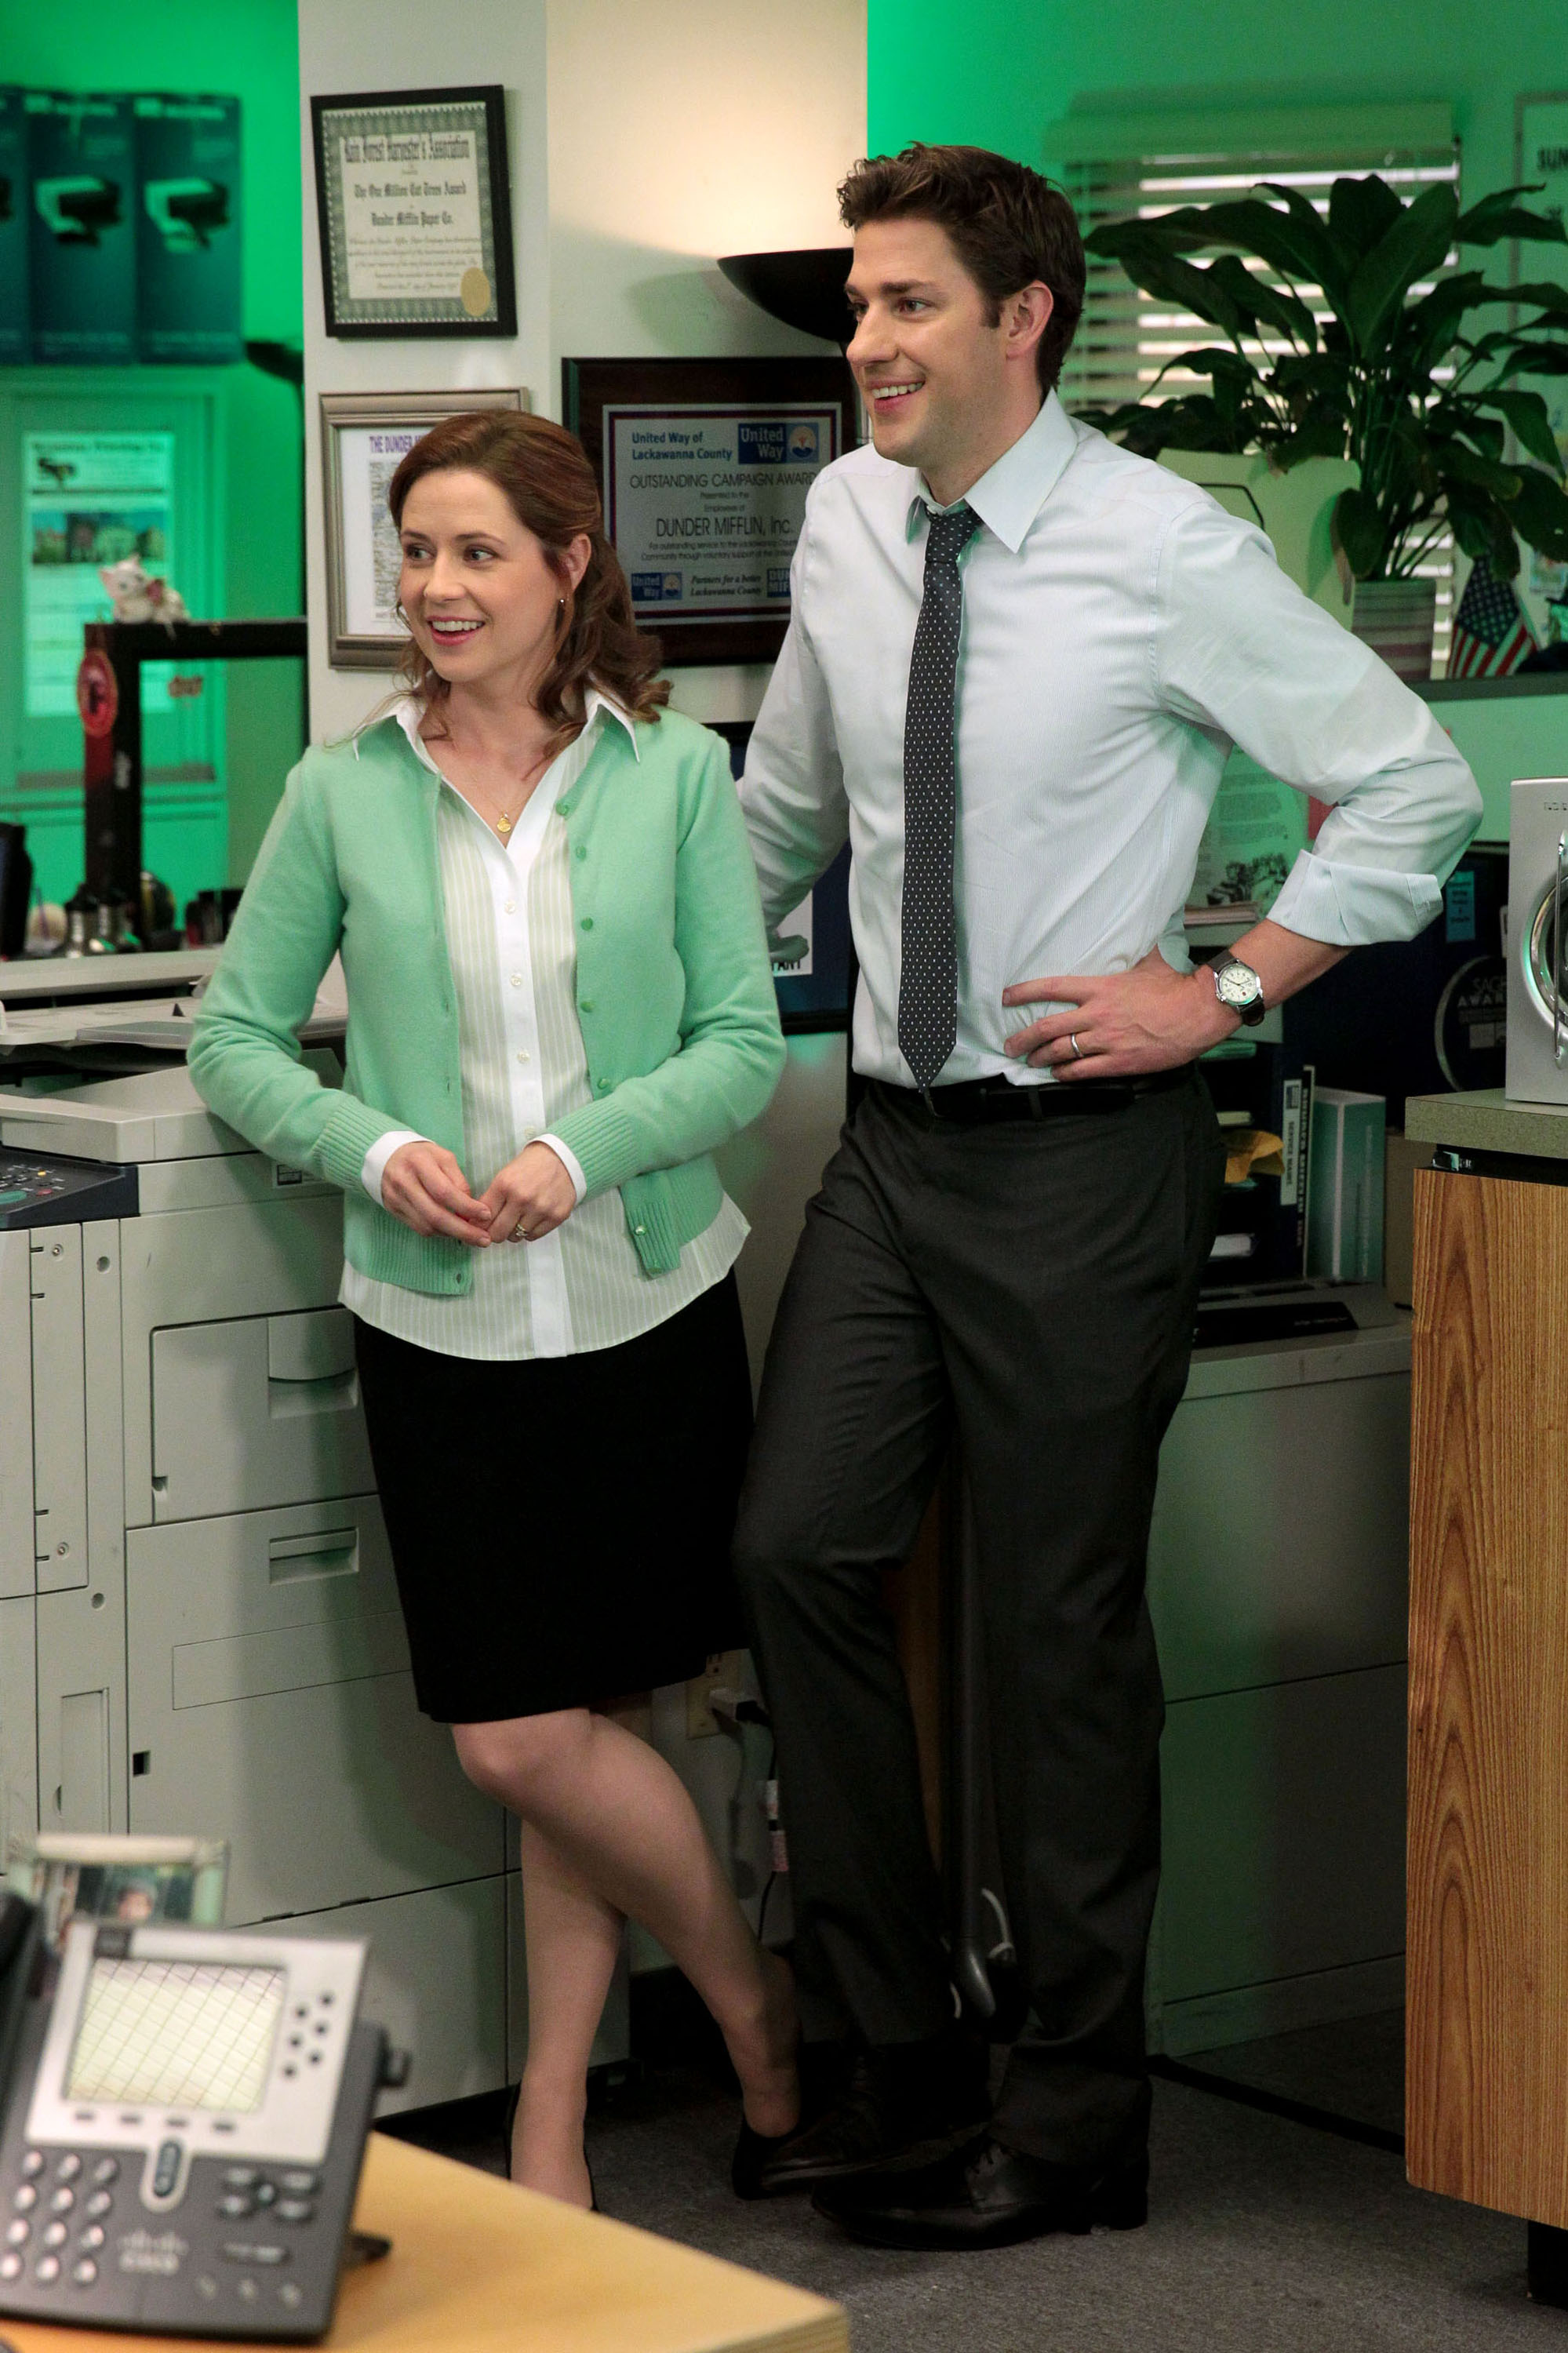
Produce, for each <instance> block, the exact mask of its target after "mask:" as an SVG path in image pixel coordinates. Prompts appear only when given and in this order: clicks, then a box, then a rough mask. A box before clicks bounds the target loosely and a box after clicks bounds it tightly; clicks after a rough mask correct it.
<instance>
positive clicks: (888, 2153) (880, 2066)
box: [736, 2038, 991, 2198]
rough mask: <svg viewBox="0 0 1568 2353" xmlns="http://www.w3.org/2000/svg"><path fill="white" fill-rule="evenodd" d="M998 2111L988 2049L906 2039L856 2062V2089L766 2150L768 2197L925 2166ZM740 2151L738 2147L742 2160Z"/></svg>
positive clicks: (762, 2164)
mask: <svg viewBox="0 0 1568 2353" xmlns="http://www.w3.org/2000/svg"><path fill="white" fill-rule="evenodd" d="M990 2114H991V2101H990V2098H989V2096H988V2094H987V2091H986V2085H985V2052H984V2049H983V2046H980V2045H978V2044H977V2045H975V2046H974V2047H973V2049H972V2050H971V2049H970V2048H969V2046H968V2044H967V2043H966V2044H960V2043H959V2042H958V2039H957V2038H954V2041H953V2042H952V2044H951V2045H949V2044H948V2041H947V2040H946V2038H944V2040H943V2041H942V2042H939V2043H938V2044H936V2045H934V2046H927V2045H920V2044H905V2045H901V2046H898V2047H897V2049H896V2051H895V2052H891V2053H890V2052H880V2051H869V2052H863V2053H862V2054H861V2056H860V2057H859V2058H858V2059H857V2060H856V2061H855V2063H854V2067H853V2071H852V2073H851V2076H850V2081H849V2086H848V2089H847V2090H846V2091H845V2092H844V2093H843V2094H842V2096H841V2097H840V2098H839V2099H838V2100H837V2101H836V2102H835V2103H834V2104H833V2105H832V2107H830V2108H829V2109H828V2110H827V2111H826V2113H825V2114H824V2115H822V2116H819V2117H817V2118H816V2119H815V2121H814V2122H812V2123H810V2124H809V2125H807V2126H803V2127H802V2129H801V2130H800V2132H798V2133H795V2134H793V2135H792V2136H791V2137H789V2139H787V2140H784V2141H779V2142H775V2143H772V2144H765V2145H764V2148H765V2149H768V2148H770V2149H771V2154H766V2153H763V2152H760V2151H759V2162H758V2168H757V2175H756V2179H757V2182H758V2188H757V2189H756V2190H755V2191H754V2192H753V2193H752V2194H753V2195H755V2196H758V2197H761V2198H779V2197H783V2196H785V2195H787V2194H788V2193H789V2191H790V2190H792V2189H816V2188H817V2187H818V2186H819V2185H820V2184H821V2183H824V2182H832V2181H847V2180H851V2179H854V2178H855V2177H856V2176H857V2175H860V2174H867V2173H880V2172H882V2171H885V2169H887V2168H891V2167H895V2166H896V2167H900V2168H902V2167H905V2166H920V2165H924V2164H927V2163H928V2162H929V2161H930V2160H931V2159H933V2158H939V2157H942V2156H945V2155H947V2154H948V2152H949V2151H950V2150H951V2149H952V2148H953V2147H954V2145H955V2143H958V2142H961V2141H967V2140H971V2139H972V2138H973V2137H974V2135H975V2131H976V2128H977V2126H981V2125H983V2124H984V2123H985V2121H986V2119H987V2117H988V2116H990ZM738 2154H739V2152H738V2151H737V2152H736V2155H737V2157H738Z"/></svg>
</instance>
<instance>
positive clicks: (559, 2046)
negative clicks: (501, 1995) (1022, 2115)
mask: <svg viewBox="0 0 1568 2353" xmlns="http://www.w3.org/2000/svg"><path fill="white" fill-rule="evenodd" d="M522 1845H523V1932H524V1944H525V1947H526V1950H527V1956H528V2059H527V2063H526V2065H525V2066H524V2070H523V2086H522V2091H521V2093H520V2094H519V2097H518V2102H517V2120H516V2123H515V2124H514V2126H513V2132H512V2151H511V2159H512V2179H513V2180H514V2181H521V2182H524V2183H525V2184H526V2185H527V2187H528V2188H529V2189H542V2190H544V2192H545V2193H546V2197H550V2198H561V2199H565V2200H566V2201H567V2204H568V2205H572V2206H588V2205H589V2204H590V2203H591V2202H592V2191H591V2189H590V2187H589V2183H588V2163H587V2160H586V2158H584V2156H583V2116H584V2110H585V2108H586V2106H587V2103H588V2058H589V2055H590V2053H591V2052H592V2050H593V2040H594V2036H595V2035H596V2034H597V2033H598V2031H599V2015H600V2012H601V2011H602V2010H603V2009H604V2003H605V1996H606V1995H607V1994H608V1993H609V1984H610V1979H611V1978H612V1977H613V1976H614V1974H615V1964H616V1960H617V1958H618V1957H619V1955H620V1937H621V1931H622V1929H623V1928H624V1927H625V1926H626V1920H625V1915H624V1914H622V1913H620V1912H618V1911H617V1910H616V1909H615V1906H614V1905H611V1904H607V1903H606V1902H605V1900H604V1898H603V1897H602V1896H601V1895H597V1894H595V1893H594V1891H593V1889H592V1888H591V1887H590V1886H589V1885H588V1882H587V1880H586V1879H584V1878H583V1876H582V1874H581V1873H579V1872H577V1871H574V1869H573V1868H572V1866H571V1864H570V1863H569V1862H567V1861H566V1860H565V1858H564V1857H563V1856H562V1855H560V1854H558V1853H557V1852H556V1849H555V1848H554V1847H553V1846H552V1845H551V1843H550V1841H549V1840H548V1839H547V1838H546V1837H545V1835H544V1833H543V1832H542V1831H537V1830H535V1827H534V1825H533V1824H532V1823H531V1822H524V1824H523V1841H522Z"/></svg>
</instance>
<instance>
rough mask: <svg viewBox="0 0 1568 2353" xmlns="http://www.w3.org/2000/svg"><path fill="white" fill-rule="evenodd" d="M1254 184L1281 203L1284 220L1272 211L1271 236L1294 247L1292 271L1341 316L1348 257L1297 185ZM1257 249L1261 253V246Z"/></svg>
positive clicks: (1267, 182) (1286, 246)
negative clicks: (1305, 278) (1312, 284)
mask: <svg viewBox="0 0 1568 2353" xmlns="http://www.w3.org/2000/svg"><path fill="white" fill-rule="evenodd" d="M1258 185H1260V186H1261V187H1264V188H1266V189H1267V190H1268V193H1269V194H1270V195H1275V196H1278V197H1279V198H1280V199H1281V201H1282V202H1283V204H1284V206H1285V218H1284V220H1283V221H1280V218H1279V215H1278V214H1277V213H1276V214H1275V218H1276V220H1277V222H1279V226H1278V227H1277V229H1276V231H1275V239H1276V242H1277V245H1279V246H1280V247H1281V248H1283V249H1285V250H1287V251H1290V250H1294V252H1295V255H1296V264H1295V273H1294V274H1297V275H1299V274H1301V273H1302V272H1305V274H1306V275H1307V276H1308V278H1310V279H1313V280H1316V282H1317V283H1318V284H1319V286H1320V287H1321V288H1322V290H1323V291H1324V293H1325V294H1326V295H1327V297H1328V299H1329V301H1330V303H1331V304H1332V306H1333V308H1334V310H1335V311H1338V312H1339V314H1340V317H1341V318H1342V317H1343V316H1344V310H1345V296H1346V293H1347V291H1348V288H1349V281H1350V275H1351V272H1350V269H1349V267H1348V263H1349V257H1348V256H1346V255H1343V254H1341V252H1340V248H1339V246H1338V244H1337V242H1336V241H1335V239H1334V238H1333V237H1331V236H1330V232H1329V230H1328V229H1327V227H1325V226H1324V224H1323V221H1322V220H1321V218H1320V217H1319V214H1318V211H1317V209H1316V207H1315V206H1312V205H1310V204H1308V201H1307V198H1306V197H1305V196H1304V195H1302V194H1301V191H1300V189H1299V188H1287V187H1284V186H1282V185H1280V183H1279V182H1278V181H1277V180H1263V181H1260V182H1259V184H1258ZM1215 209H1216V210H1218V209H1221V207H1218V206H1216V207H1215ZM1262 209H1263V210H1264V211H1271V210H1273V207H1272V206H1263V207H1262ZM1258 250H1259V252H1260V253H1261V252H1262V248H1261V246H1260V247H1259V248H1258ZM1268 258H1269V257H1268V256H1267V255H1265V256H1264V259H1268ZM1275 266H1276V268H1278V267H1279V266H1280V265H1279V264H1278V263H1276V265H1275Z"/></svg>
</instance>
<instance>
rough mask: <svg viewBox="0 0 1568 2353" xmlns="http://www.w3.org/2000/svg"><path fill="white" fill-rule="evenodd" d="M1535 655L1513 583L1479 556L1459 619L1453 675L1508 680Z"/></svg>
mask: <svg viewBox="0 0 1568 2353" xmlns="http://www.w3.org/2000/svg"><path fill="white" fill-rule="evenodd" d="M1534 651H1535V639H1534V638H1532V637H1531V634H1530V624H1529V622H1528V621H1527V620H1526V619H1525V617H1524V615H1523V613H1522V612H1521V611H1520V602H1519V598H1518V597H1517V596H1515V595H1514V593H1513V585H1512V583H1511V581H1508V580H1499V578H1498V575H1497V574H1496V573H1495V572H1494V571H1493V570H1492V567H1491V565H1489V563H1488V562H1487V559H1486V557H1485V556H1484V555H1481V556H1478V557H1477V559H1476V562H1475V564H1474V565H1472V566H1471V570H1470V576H1469V578H1468V579H1467V581H1466V583H1465V593H1464V595H1463V596H1461V597H1460V599H1459V609H1458V611H1457V613H1456V614H1455V616H1454V638H1453V643H1452V644H1451V645H1450V647H1449V649H1448V675H1449V677H1450V678H1506V677H1507V675H1508V673H1509V671H1510V670H1517V669H1518V668H1519V666H1520V662H1521V661H1522V660H1523V659H1524V658H1525V656H1526V654H1532V653H1533V652H1534Z"/></svg>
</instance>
